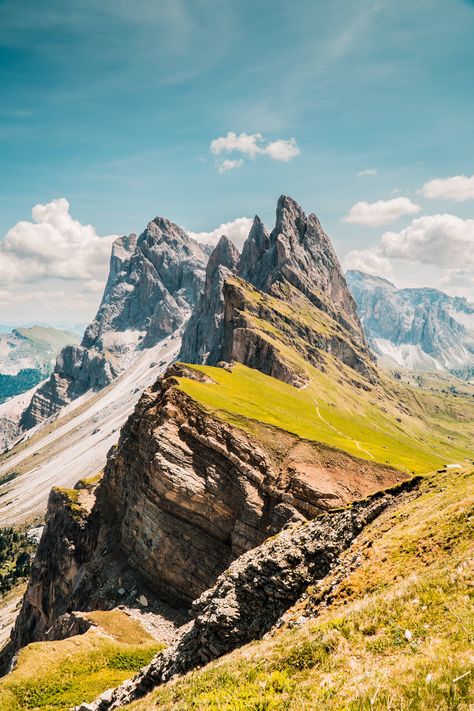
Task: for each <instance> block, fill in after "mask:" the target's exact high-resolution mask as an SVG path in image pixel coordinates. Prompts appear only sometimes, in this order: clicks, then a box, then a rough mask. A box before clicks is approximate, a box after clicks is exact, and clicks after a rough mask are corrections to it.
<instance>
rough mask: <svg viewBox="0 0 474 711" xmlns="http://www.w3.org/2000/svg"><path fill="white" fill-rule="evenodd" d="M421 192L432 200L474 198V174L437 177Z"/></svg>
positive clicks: (457, 200)
mask: <svg viewBox="0 0 474 711" xmlns="http://www.w3.org/2000/svg"><path fill="white" fill-rule="evenodd" d="M420 192H421V194H422V195H424V197H426V198H429V199H430V200H436V199H441V200H443V199H444V200H453V201H454V202H464V201H466V200H474V175H471V177H470V178H468V177H467V176H466V175H454V176H453V177H452V178H435V179H434V180H430V181H428V182H427V183H425V184H424V185H423V187H422V188H421V191H420Z"/></svg>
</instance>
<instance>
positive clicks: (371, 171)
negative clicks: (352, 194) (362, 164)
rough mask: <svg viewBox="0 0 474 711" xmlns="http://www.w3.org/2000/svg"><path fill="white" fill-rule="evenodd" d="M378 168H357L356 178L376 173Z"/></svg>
mask: <svg viewBox="0 0 474 711" xmlns="http://www.w3.org/2000/svg"><path fill="white" fill-rule="evenodd" d="M377 173H378V170H377V169H376V168H366V169H365V170H359V172H358V173H357V177H358V178H364V177H365V176H370V175H377Z"/></svg>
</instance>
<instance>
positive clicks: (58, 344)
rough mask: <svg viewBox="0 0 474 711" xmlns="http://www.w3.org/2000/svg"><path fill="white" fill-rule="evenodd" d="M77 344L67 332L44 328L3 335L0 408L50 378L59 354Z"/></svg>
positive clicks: (21, 330) (10, 332)
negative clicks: (61, 350) (68, 346)
mask: <svg viewBox="0 0 474 711" xmlns="http://www.w3.org/2000/svg"><path fill="white" fill-rule="evenodd" d="M77 342H78V338H77V336H75V335H74V334H73V333H70V332H68V331H63V330H58V329H55V328H45V327H42V326H31V327H29V328H16V329H13V330H9V331H8V332H6V333H1V334H0V404H1V403H2V402H5V400H8V399H9V398H11V397H15V396H16V395H20V394H21V393H22V392H25V391H26V390H29V389H30V388H32V387H34V386H35V385H37V384H38V383H39V382H40V381H41V380H44V379H45V378H46V377H48V376H49V375H50V373H51V371H52V367H53V364H54V360H55V358H56V355H57V353H58V351H59V350H60V349H61V348H63V347H64V346H66V345H69V344H74V343H77Z"/></svg>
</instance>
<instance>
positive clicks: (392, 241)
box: [379, 214, 474, 269]
mask: <svg viewBox="0 0 474 711" xmlns="http://www.w3.org/2000/svg"><path fill="white" fill-rule="evenodd" d="M379 250H380V253H381V254H383V255H384V256H385V257H390V258H398V259H408V260H411V261H415V262H421V263H422V264H433V265H435V266H438V267H441V268H442V269H462V268H466V267H469V268H472V269H474V220H463V219H461V218H460V217H456V215H447V214H444V215H428V216H423V217H418V218H416V219H415V220H413V222H412V223H411V225H409V226H408V227H406V228H405V229H403V230H401V231H400V232H385V234H384V235H382V239H381V241H380V245H379Z"/></svg>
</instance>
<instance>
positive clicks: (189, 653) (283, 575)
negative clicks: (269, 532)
mask: <svg viewBox="0 0 474 711" xmlns="http://www.w3.org/2000/svg"><path fill="white" fill-rule="evenodd" d="M415 485H416V483H415V482H412V483H407V484H406V485H405V486H403V485H402V486H401V487H400V488H399V489H398V490H396V491H392V492H390V493H380V494H377V495H375V496H374V497H372V498H371V499H369V500H366V501H363V502H360V503H357V504H354V505H353V506H352V507H350V508H347V509H345V510H343V511H338V512H334V513H328V514H325V515H323V516H320V517H318V518H316V519H314V520H313V521H311V522H309V523H306V524H304V525H301V524H294V525H292V526H289V527H288V528H287V529H286V530H284V531H282V532H281V533H280V534H279V535H278V536H277V537H276V538H273V539H270V540H269V541H266V542H265V543H263V544H262V545H260V546H259V547H258V548H256V549H255V550H252V551H250V552H248V553H246V554H245V555H243V556H241V557H240V558H239V559H238V560H236V561H235V562H234V563H232V565H231V566H230V567H229V569H228V570H227V571H226V572H225V573H224V574H223V575H221V576H220V577H219V578H218V580H217V581H216V584H215V585H214V586H213V587H212V588H211V589H210V590H208V591H206V592H205V593H204V594H203V595H202V596H201V597H200V598H199V599H198V600H196V601H195V602H194V603H193V614H194V620H193V622H192V623H190V624H189V625H188V626H187V627H186V628H183V633H182V636H181V637H180V639H178V641H177V642H176V643H175V644H174V645H172V646H171V647H169V648H168V649H166V650H165V651H164V652H162V653H161V654H159V655H157V657H155V659H154V660H153V661H152V662H151V664H150V665H149V666H148V667H146V668H144V669H143V670H142V671H141V672H140V673H139V674H138V675H137V676H136V677H135V678H134V679H132V680H131V681H127V682H125V683H124V684H122V685H121V686H119V687H118V688H117V689H116V690H115V692H114V693H113V694H112V695H111V696H109V697H108V698H107V699H100V700H97V702H96V703H95V705H94V707H93V708H94V709H98V710H100V711H109V710H110V709H116V708H120V707H121V706H124V705H125V704H127V703H130V702H131V701H133V700H135V699H137V698H140V697H141V696H144V695H145V694H147V693H148V692H149V691H151V690H152V689H153V688H155V687H156V686H158V685H160V684H162V683H164V682H166V681H169V680H170V679H172V678H173V677H175V676H176V675H181V674H184V673H186V672H188V671H190V670H191V669H194V668H196V667H198V666H202V665H204V664H207V663H208V662H209V661H211V660H213V659H216V658H218V657H220V656H222V655H223V654H226V653H228V652H230V651H232V650H233V649H235V648H236V647H240V646H241V645H243V644H246V643H247V642H250V641H251V640H254V639H258V638H260V637H262V636H263V635H264V634H265V633H266V632H268V631H269V630H270V629H271V628H272V627H273V626H274V625H275V623H276V622H277V621H278V619H279V618H280V617H281V616H282V614H283V613H284V612H285V611H286V610H288V608H289V607H290V606H291V605H292V604H294V603H295V602H296V601H297V600H298V599H299V597H300V596H301V595H302V593H303V592H304V591H305V590H306V589H307V587H308V586H309V585H312V584H314V583H315V582H316V581H318V580H321V579H323V578H325V577H326V576H328V575H329V574H330V573H331V572H332V570H333V569H334V568H335V567H336V566H337V563H338V560H339V556H340V554H341V553H342V552H343V551H344V550H346V549H347V548H348V547H349V546H350V545H351V543H352V542H353V540H354V539H355V538H356V536H357V535H358V534H359V533H360V532H361V531H362V530H363V528H364V527H365V526H367V525H368V524H369V523H370V522H371V521H373V520H374V519H375V518H376V517H377V516H379V515H380V513H382V511H384V510H385V509H386V508H387V507H388V506H391V505H392V504H393V503H394V502H395V501H396V500H397V497H398V496H399V495H400V494H401V493H402V492H403V490H409V489H410V488H411V487H413V486H415Z"/></svg>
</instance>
